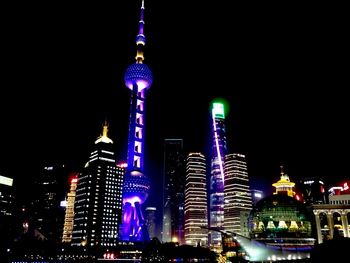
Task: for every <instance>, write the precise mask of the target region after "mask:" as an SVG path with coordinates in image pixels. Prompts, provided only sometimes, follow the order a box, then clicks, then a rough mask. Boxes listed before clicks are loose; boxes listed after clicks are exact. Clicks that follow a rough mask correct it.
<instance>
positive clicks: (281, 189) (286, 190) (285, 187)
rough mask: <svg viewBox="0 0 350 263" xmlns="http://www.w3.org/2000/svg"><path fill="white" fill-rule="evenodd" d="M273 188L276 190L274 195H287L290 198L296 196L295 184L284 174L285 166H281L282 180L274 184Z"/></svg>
mask: <svg viewBox="0 0 350 263" xmlns="http://www.w3.org/2000/svg"><path fill="white" fill-rule="evenodd" d="M272 186H273V187H275V188H276V190H275V192H274V194H286V195H288V196H290V197H294V196H295V192H294V186H295V183H293V182H291V181H290V180H289V176H288V175H287V174H285V173H284V171H283V166H281V179H280V180H278V181H277V182H276V183H273V184H272Z"/></svg>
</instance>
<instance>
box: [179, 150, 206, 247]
mask: <svg viewBox="0 0 350 263" xmlns="http://www.w3.org/2000/svg"><path fill="white" fill-rule="evenodd" d="M207 213H208V210H207V173H206V161H205V156H204V155H203V154H202V153H189V154H188V156H187V160H186V186H185V242H186V244H189V245H193V246H196V245H198V244H200V245H201V246H203V245H207V244H208V230H207V228H208V216H207Z"/></svg>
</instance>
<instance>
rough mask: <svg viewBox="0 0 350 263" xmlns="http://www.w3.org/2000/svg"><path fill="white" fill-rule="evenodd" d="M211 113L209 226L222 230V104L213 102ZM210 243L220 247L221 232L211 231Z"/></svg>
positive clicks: (224, 145)
mask: <svg viewBox="0 0 350 263" xmlns="http://www.w3.org/2000/svg"><path fill="white" fill-rule="evenodd" d="M211 115H212V125H213V127H212V131H213V132H212V147H211V148H212V152H211V171H210V175H211V176H210V203H209V211H210V212H209V226H210V227H211V228H216V229H218V230H222V229H223V226H224V161H225V160H224V158H225V154H226V135H225V112H224V104H222V103H219V102H214V103H213V104H212V108H211ZM209 242H210V245H211V246H212V247H213V248H215V247H221V245H220V243H221V234H220V233H219V232H218V231H212V232H211V234H210V241H209Z"/></svg>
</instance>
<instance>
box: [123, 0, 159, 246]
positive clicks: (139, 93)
mask: <svg viewBox="0 0 350 263" xmlns="http://www.w3.org/2000/svg"><path fill="white" fill-rule="evenodd" d="M144 10H145V6H144V1H143V0H142V5H141V18H140V21H139V33H138V35H137V36H136V45H137V52H136V63H134V64H131V65H130V66H129V67H128V68H127V70H126V72H125V75H124V80H125V85H126V86H127V87H128V88H129V89H130V90H131V104H130V124H129V140H128V160H127V162H128V166H127V173H126V174H125V177H124V186H123V219H122V226H121V238H122V240H130V241H144V240H148V239H149V237H148V234H147V228H146V227H144V224H145V220H144V218H143V215H142V209H141V205H142V204H143V203H144V202H145V200H146V199H147V197H148V194H149V191H150V182H149V179H148V177H147V176H146V175H145V174H144V169H143V168H144V145H145V144H144V142H145V136H144V131H145V100H146V92H147V90H148V89H149V88H150V87H151V85H152V82H153V75H152V71H151V70H150V69H149V67H148V66H147V65H146V64H144V63H143V60H144V57H143V48H144V46H145V44H146V37H145V35H144V32H143V29H144V28H143V27H144V19H143V17H144Z"/></svg>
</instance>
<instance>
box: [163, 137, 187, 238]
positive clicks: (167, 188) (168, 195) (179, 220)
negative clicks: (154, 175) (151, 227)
mask: <svg viewBox="0 0 350 263" xmlns="http://www.w3.org/2000/svg"><path fill="white" fill-rule="evenodd" d="M163 168H164V174H163V189H164V190H163V191H164V192H163V230H162V241H163V242H171V241H174V240H176V241H177V242H179V243H180V244H182V243H183V241H184V240H183V239H184V201H185V195H184V193H185V160H184V155H183V140H182V139H165V140H164V166H163Z"/></svg>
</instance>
